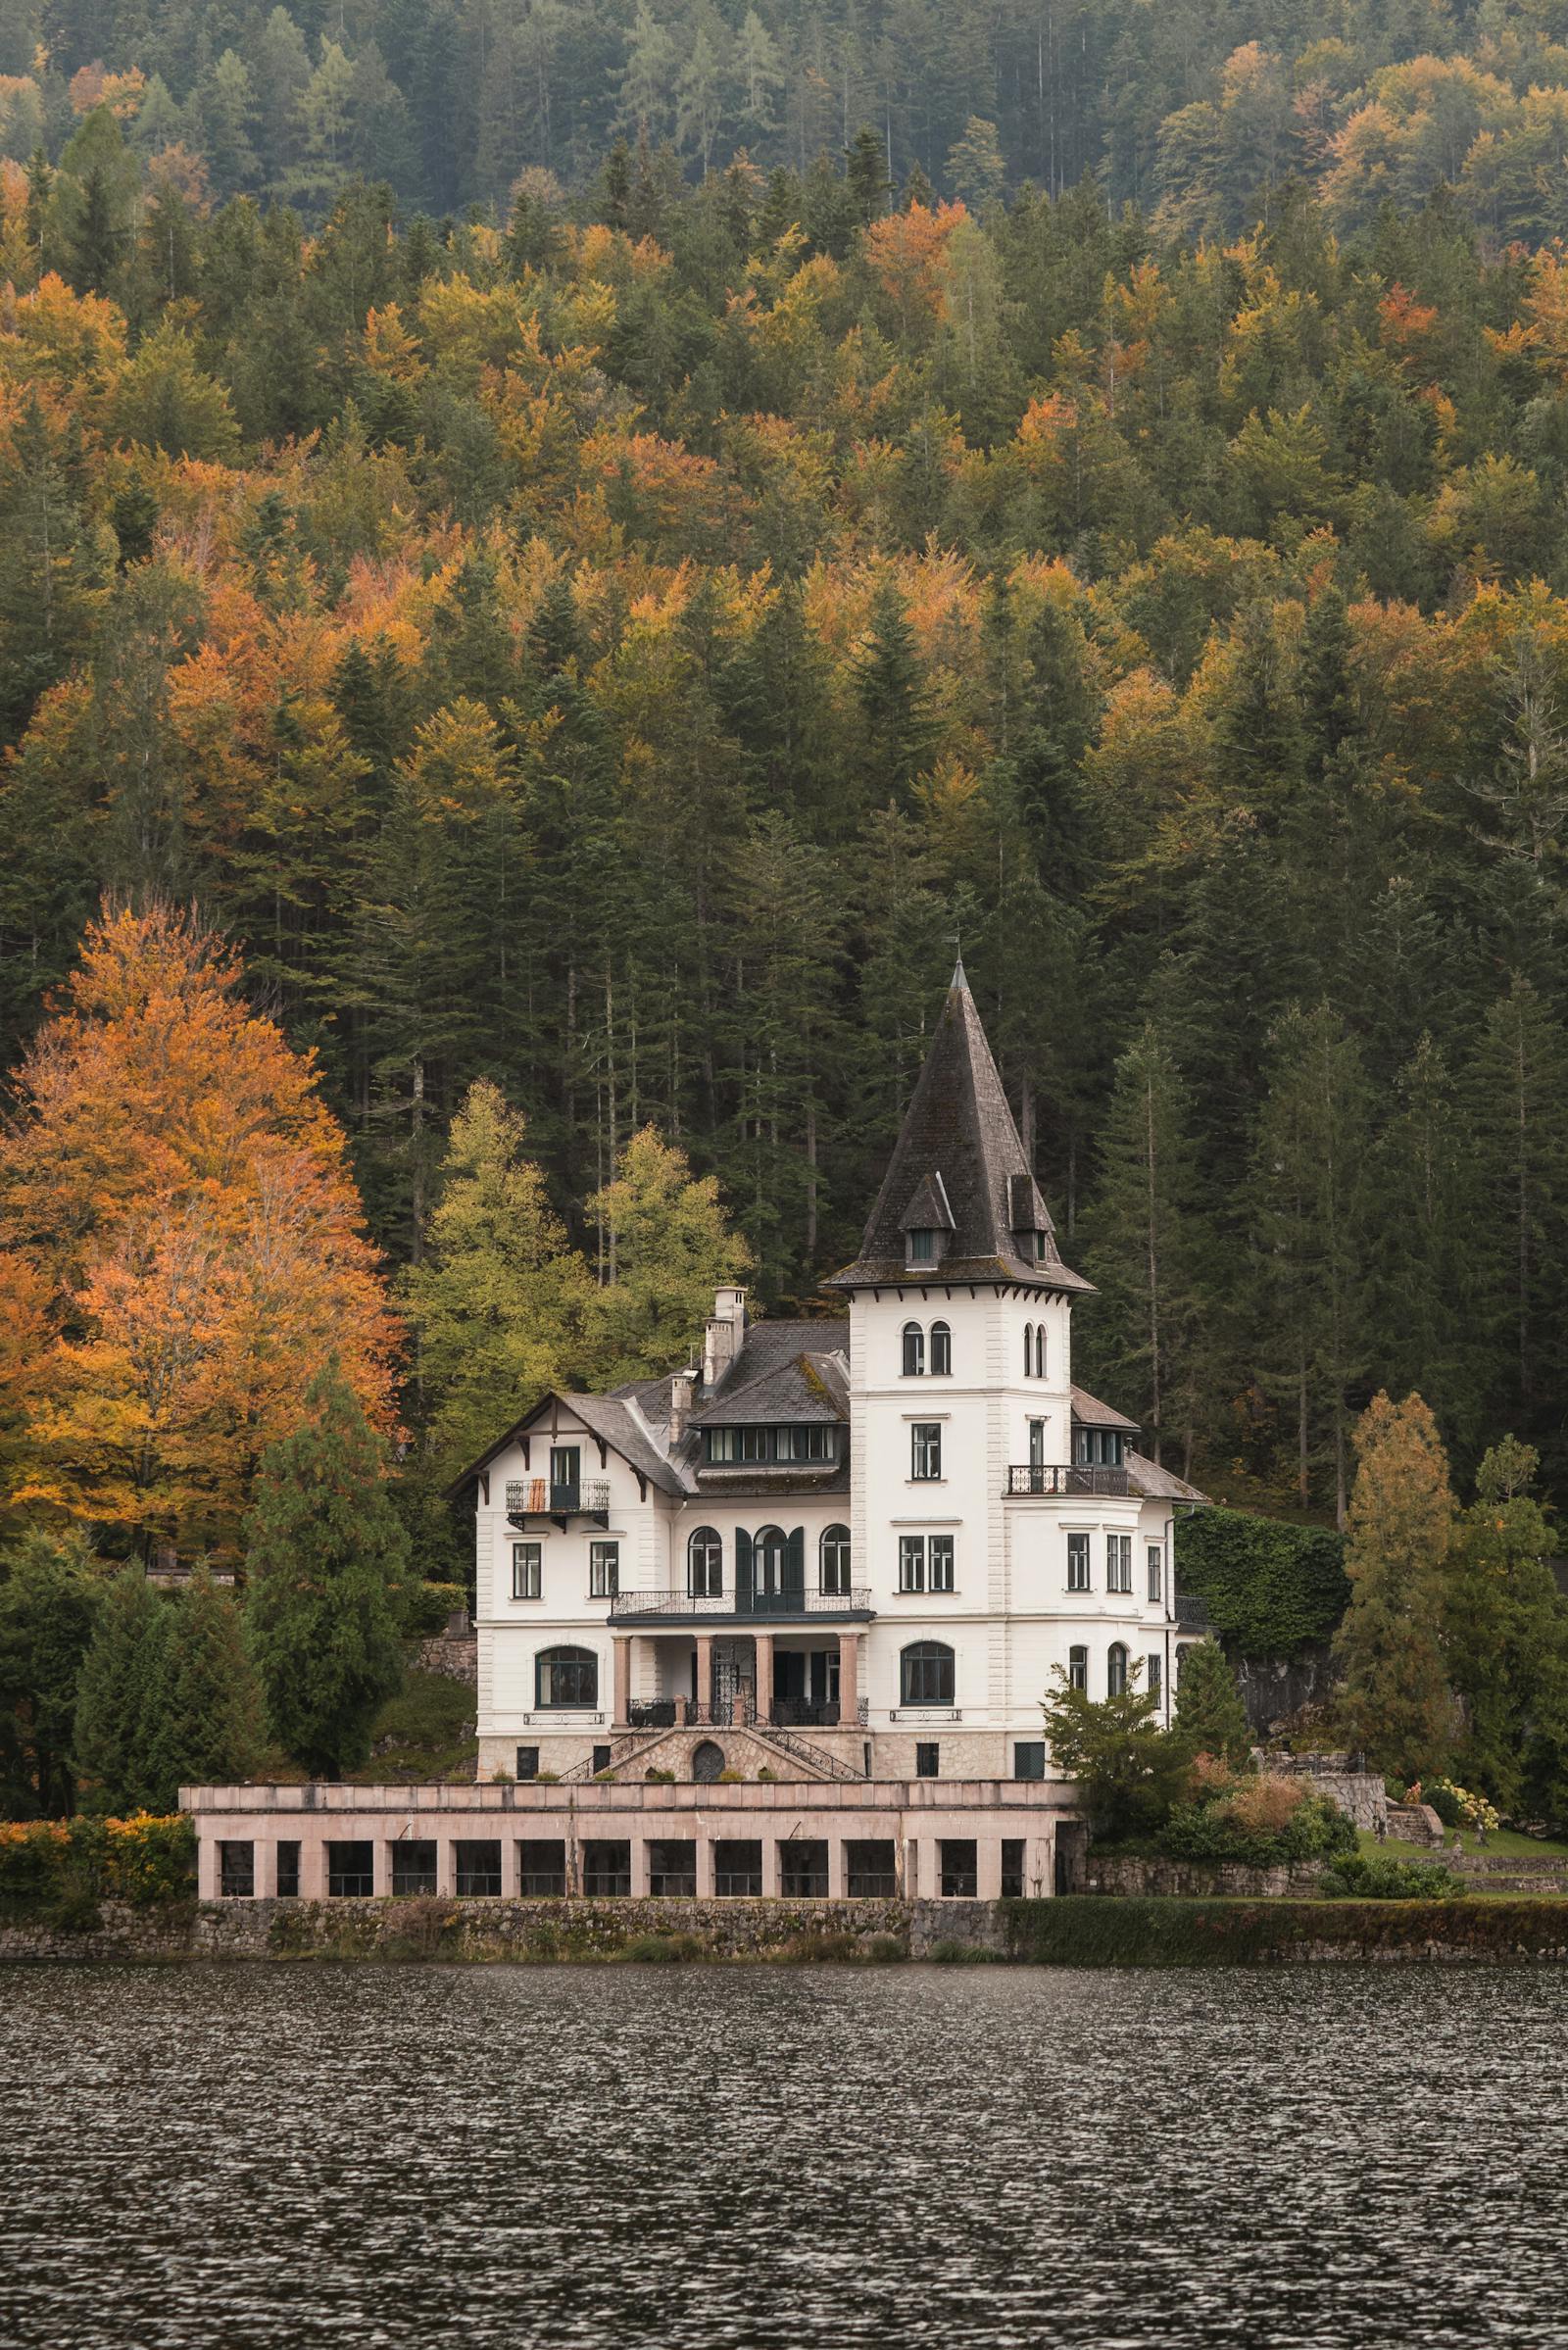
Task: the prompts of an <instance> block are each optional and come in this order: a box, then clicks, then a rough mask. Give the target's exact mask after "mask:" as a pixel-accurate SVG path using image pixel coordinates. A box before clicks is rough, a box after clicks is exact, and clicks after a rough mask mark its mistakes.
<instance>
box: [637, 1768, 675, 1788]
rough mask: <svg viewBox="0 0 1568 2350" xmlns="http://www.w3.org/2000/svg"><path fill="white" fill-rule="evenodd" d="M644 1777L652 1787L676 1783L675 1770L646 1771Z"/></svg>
mask: <svg viewBox="0 0 1568 2350" xmlns="http://www.w3.org/2000/svg"><path fill="white" fill-rule="evenodd" d="M643 1777H644V1779H646V1780H647V1782H648V1784H649V1786H650V1787H673V1786H674V1784H675V1774H674V1772H673V1771H645V1772H644V1773H643Z"/></svg>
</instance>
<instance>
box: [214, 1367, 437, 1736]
mask: <svg viewBox="0 0 1568 2350" xmlns="http://www.w3.org/2000/svg"><path fill="white" fill-rule="evenodd" d="M306 1405H307V1417H306V1420H305V1424H304V1425H303V1427H301V1428H300V1429H299V1430H298V1431H297V1432H296V1433H295V1434H294V1435H293V1436H291V1437H286V1438H284V1439H283V1441H282V1442H281V1443H279V1444H273V1445H272V1446H271V1447H270V1450H269V1451H268V1452H267V1454H266V1455H265V1457H264V1459H263V1462H262V1470H261V1476H260V1478H259V1480H258V1485H257V1496H256V1506H255V1509H254V1510H253V1512H252V1515H251V1520H250V1526H249V1529H248V1533H249V1547H248V1549H247V1552H246V1595H245V1630H246V1636H247V1639H248V1641H249V1645H250V1649H251V1653H252V1655H253V1656H254V1657H255V1659H256V1666H257V1670H258V1672H259V1674H260V1676H261V1682H262V1688H263V1691H264V1693H265V1696H266V1701H267V1711H268V1718H269V1722H270V1728H271V1732H272V1735H273V1737H274V1738H276V1739H277V1740H278V1742H279V1743H280V1744H281V1745H282V1746H283V1747H284V1748H285V1749H286V1750H287V1752H288V1753H289V1754H291V1755H292V1756H293V1758H294V1760H295V1761H296V1762H297V1763H299V1764H300V1765H301V1766H302V1768H303V1769H305V1770H307V1771H309V1772H310V1774H311V1775H312V1777H313V1778H322V1779H336V1778H340V1777H341V1776H342V1774H343V1772H344V1771H347V1770H352V1769H354V1768H355V1766H356V1765H357V1764H359V1763H362V1762H363V1761H364V1760H365V1758H366V1756H367V1754H368V1752H369V1743H370V1724H371V1722H372V1721H373V1719H374V1717H375V1713H376V1710H377V1708H378V1707H379V1706H380V1705H381V1703H382V1702H383V1700H384V1699H385V1698H387V1697H389V1696H390V1695H391V1694H392V1692H393V1691H394V1690H395V1689H397V1687H398V1685H399V1683H400V1681H401V1679H402V1673H403V1659H402V1652H401V1649H400V1646H399V1637H398V1636H399V1626H400V1623H401V1621H402V1608H403V1592H404V1588H405V1584H406V1581H407V1575H408V1557H409V1539H408V1535H407V1533H406V1532H405V1530H404V1528H403V1525H402V1523H401V1521H400V1519H399V1517H398V1514H397V1511H396V1509H395V1508H394V1507H393V1503H392V1499H391V1495H390V1493H388V1490H387V1486H386V1461H385V1451H384V1447H383V1445H382V1444H381V1443H380V1441H379V1439H378V1438H377V1437H376V1436H375V1435H374V1434H373V1433H372V1431H371V1429H370V1426H369V1423H368V1421H367V1419H366V1417H365V1414H364V1413H363V1412H362V1411H361V1409H360V1407H359V1405H358V1403H357V1402H356V1401H355V1398H354V1395H353V1391H352V1390H351V1389H350V1387H349V1386H348V1384H347V1382H346V1381H345V1380H344V1378H343V1376H342V1374H341V1372H340V1371H339V1370H338V1369H337V1367H336V1365H335V1364H334V1365H331V1366H329V1367H328V1368H327V1369H326V1370H324V1371H322V1372H321V1373H320V1374H319V1376H318V1377H317V1378H316V1379H315V1380H314V1381H313V1382H312V1384H311V1387H310V1390H309V1392H308V1395H307V1396H306Z"/></svg>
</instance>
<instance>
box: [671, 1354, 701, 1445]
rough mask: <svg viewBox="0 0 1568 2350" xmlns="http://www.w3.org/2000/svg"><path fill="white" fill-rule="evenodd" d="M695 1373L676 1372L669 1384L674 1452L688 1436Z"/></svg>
mask: <svg viewBox="0 0 1568 2350" xmlns="http://www.w3.org/2000/svg"><path fill="white" fill-rule="evenodd" d="M696 1376H697V1374H696V1372H695V1371H676V1372H675V1373H674V1375H673V1376H672V1377H671V1379H670V1383H669V1448H670V1450H671V1452H673V1451H674V1449H675V1446H676V1445H677V1444H679V1443H680V1440H681V1438H682V1437H683V1436H684V1435H685V1434H686V1425H687V1422H688V1421H689V1420H690V1418H691V1416H692V1383H693V1381H694V1380H695V1378H696Z"/></svg>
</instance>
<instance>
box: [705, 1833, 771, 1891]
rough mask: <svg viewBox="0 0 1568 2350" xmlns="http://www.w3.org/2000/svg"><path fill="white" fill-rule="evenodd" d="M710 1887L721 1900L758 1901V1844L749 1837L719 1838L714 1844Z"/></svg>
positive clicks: (759, 1855) (759, 1869)
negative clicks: (711, 1885) (711, 1884)
mask: <svg viewBox="0 0 1568 2350" xmlns="http://www.w3.org/2000/svg"><path fill="white" fill-rule="evenodd" d="M713 1890H714V1892H715V1893H716V1894H717V1895H718V1896H719V1898H720V1900H726V1899H728V1900H746V1899H751V1900H760V1898H761V1891H762V1847H761V1844H760V1842H753V1841H752V1840H751V1839H750V1838H749V1837H740V1838H735V1837H730V1838H725V1837H720V1838H719V1839H718V1840H717V1841H716V1842H715V1843H714V1845H713Z"/></svg>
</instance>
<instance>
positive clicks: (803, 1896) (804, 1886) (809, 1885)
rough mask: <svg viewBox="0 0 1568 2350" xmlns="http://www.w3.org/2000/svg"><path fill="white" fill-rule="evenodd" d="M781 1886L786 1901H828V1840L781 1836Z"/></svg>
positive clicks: (779, 1864)
mask: <svg viewBox="0 0 1568 2350" xmlns="http://www.w3.org/2000/svg"><path fill="white" fill-rule="evenodd" d="M778 1889H779V1891H780V1892H781V1893H782V1894H783V1896H784V1898H785V1900H786V1901H825V1900H826V1899H827V1845H826V1843H825V1842H824V1841H820V1840H819V1839H818V1838H817V1837H815V1836H780V1838H779V1846H778Z"/></svg>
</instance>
